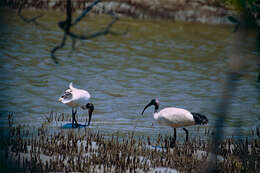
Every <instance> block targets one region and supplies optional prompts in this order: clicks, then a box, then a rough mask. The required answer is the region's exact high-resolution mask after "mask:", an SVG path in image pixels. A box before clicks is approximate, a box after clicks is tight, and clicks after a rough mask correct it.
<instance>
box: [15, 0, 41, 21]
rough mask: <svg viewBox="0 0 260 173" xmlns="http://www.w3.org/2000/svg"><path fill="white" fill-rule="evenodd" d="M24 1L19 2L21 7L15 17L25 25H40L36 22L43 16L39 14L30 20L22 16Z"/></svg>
mask: <svg viewBox="0 0 260 173" xmlns="http://www.w3.org/2000/svg"><path fill="white" fill-rule="evenodd" d="M24 4H25V3H24V1H22V2H21V5H20V6H19V8H18V11H17V15H18V16H19V17H20V18H21V19H22V20H23V21H24V22H26V23H33V24H35V25H40V24H39V23H38V22H37V21H36V20H37V19H38V18H40V17H42V16H43V14H40V15H38V16H35V17H32V18H26V17H24V16H23V15H22V9H23V6H24Z"/></svg>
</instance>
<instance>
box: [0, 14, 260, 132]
mask: <svg viewBox="0 0 260 173" xmlns="http://www.w3.org/2000/svg"><path fill="white" fill-rule="evenodd" d="M39 13H41V14H42V13H43V14H44V16H43V17H42V18H40V19H39V20H38V22H39V23H40V24H41V25H40V26H35V25H33V24H28V23H25V22H23V21H22V20H21V19H20V18H19V17H17V16H16V13H15V11H14V10H1V15H0V16H2V19H1V22H2V24H1V31H0V57H1V58H0V69H1V73H0V79H1V80H0V90H1V97H0V104H1V107H0V109H1V110H0V111H1V117H0V126H1V127H6V126H8V124H7V115H8V112H15V117H14V118H15V120H16V122H19V123H25V124H32V125H40V124H41V123H42V122H43V121H44V118H43V117H44V115H48V114H49V112H50V111H55V112H59V113H61V112H65V113H71V110H70V108H68V107H66V106H65V105H63V104H61V103H59V102H58V98H59V96H60V95H61V94H62V93H63V92H64V90H65V89H67V87H68V85H69V82H71V81H72V82H73V83H74V86H75V87H78V88H83V89H86V90H88V91H89V92H90V94H91V95H92V99H91V102H92V103H93V104H94V105H95V108H96V109H95V112H94V115H93V117H92V124H91V128H93V129H99V130H101V131H105V132H107V133H109V132H114V131H120V132H122V133H127V132H131V131H135V132H137V133H139V134H143V135H157V134H158V133H163V134H171V133H172V132H173V130H172V129H171V128H169V127H165V126H162V125H159V124H157V123H156V122H155V121H154V120H153V117H152V112H153V108H149V109H148V110H147V111H146V112H145V114H144V116H141V115H140V113H141V111H142V109H143V108H144V106H145V105H146V104H147V103H148V102H149V101H150V100H151V99H153V98H158V99H159V100H160V108H164V107H168V106H175V107H181V108H185V109H188V110H191V111H193V112H200V113H203V114H205V115H207V117H208V119H209V127H211V126H213V125H214V123H215V120H216V112H217V110H216V105H217V103H218V100H219V96H220V94H221V91H222V86H223V82H224V80H225V72H226V70H227V68H228V66H227V61H228V57H227V53H226V52H227V50H228V47H229V46H230V44H231V41H230V40H231V38H232V29H233V28H232V26H224V25H217V26H215V25H202V24H195V23H181V22H171V21H159V20H156V21H154V20H147V21H142V20H134V19H121V20H120V21H118V22H117V23H116V24H115V25H114V27H113V31H116V32H123V31H125V30H126V29H127V28H128V30H129V31H128V33H127V34H126V35H124V36H121V35H120V36H114V35H108V36H102V37H98V38H95V39H92V40H87V41H77V43H76V50H75V51H72V50H71V40H70V39H68V40H67V44H66V46H65V47H64V48H63V49H60V50H59V51H58V52H57V53H56V55H57V57H58V59H59V64H58V65H55V64H54V62H53V61H52V59H51V58H50V50H51V49H52V48H53V47H55V46H56V45H57V44H59V42H60V41H61V39H62V36H63V33H62V32H61V31H60V29H59V28H58V27H57V22H58V21H60V20H63V19H64V18H65V16H64V15H63V13H61V12H52V11H48V12H46V11H23V14H24V15H25V16H35V15H36V14H39ZM110 21H111V19H110V18H109V17H104V16H102V17H87V18H86V19H85V20H84V21H82V22H81V24H80V25H78V26H76V27H75V28H74V29H73V30H74V31H75V32H77V33H81V34H90V33H93V32H96V31H97V30H99V29H100V28H102V27H104V26H106V24H107V23H109V22H110ZM251 37H252V38H251ZM253 38H254V36H250V43H253ZM245 50H246V51H247V52H248V54H247V57H246V58H247V67H248V68H247V70H246V71H245V75H244V76H243V77H242V79H241V80H240V81H239V86H238V90H237V93H236V95H235V96H234V99H233V100H232V105H231V107H230V108H231V109H230V111H229V112H228V114H229V116H228V118H227V120H226V124H225V127H226V133H227V134H233V133H236V132H237V131H238V129H239V128H240V127H241V128H242V130H243V131H248V130H250V129H252V128H254V127H256V126H257V125H258V124H259V113H260V109H259V105H260V95H259V84H257V83H256V75H257V69H256V68H257V65H256V64H257V56H259V53H257V52H256V51H255V49H253V47H252V46H250V44H249V46H247V47H245ZM79 114H81V115H83V114H86V116H87V112H84V111H79ZM241 124H242V125H241ZM188 129H190V130H191V133H192V134H195V129H196V128H193V127H190V128H188ZM178 133H183V132H182V130H179V131H178ZM239 133H240V131H239Z"/></svg>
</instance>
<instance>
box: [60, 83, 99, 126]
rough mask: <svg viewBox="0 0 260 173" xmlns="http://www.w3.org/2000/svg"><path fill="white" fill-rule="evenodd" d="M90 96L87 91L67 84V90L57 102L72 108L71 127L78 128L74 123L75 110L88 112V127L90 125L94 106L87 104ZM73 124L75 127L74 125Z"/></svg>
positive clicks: (76, 123)
mask: <svg viewBox="0 0 260 173" xmlns="http://www.w3.org/2000/svg"><path fill="white" fill-rule="evenodd" d="M90 97H91V96H90V94H89V92H88V91H86V90H83V89H78V88H74V87H73V84H72V82H71V83H70V84H69V88H68V89H67V90H66V91H65V92H64V94H63V95H62V96H61V97H60V98H59V101H60V102H61V103H63V104H65V105H68V106H69V107H71V108H72V127H73V128H74V127H78V122H77V121H76V118H75V115H76V113H77V108H78V107H81V108H82V109H88V110H89V120H88V125H90V121H91V116H92V112H93V111H94V105H93V104H92V103H88V100H89V99H90ZM74 122H75V125H74Z"/></svg>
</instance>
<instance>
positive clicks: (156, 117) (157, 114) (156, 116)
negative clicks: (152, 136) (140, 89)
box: [153, 111, 159, 120]
mask: <svg viewBox="0 0 260 173" xmlns="http://www.w3.org/2000/svg"><path fill="white" fill-rule="evenodd" d="M153 118H154V119H155V120H158V118H159V113H158V112H157V111H156V112H154V114H153Z"/></svg>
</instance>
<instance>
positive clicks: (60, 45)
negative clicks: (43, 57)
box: [51, 32, 67, 64]
mask: <svg viewBox="0 0 260 173" xmlns="http://www.w3.org/2000/svg"><path fill="white" fill-rule="evenodd" d="M66 39H67V36H66V33H65V32H64V34H63V39H62V41H61V43H60V44H59V45H58V46H56V47H54V48H53V49H52V50H51V58H52V59H53V61H54V62H55V63H56V64H58V59H57V58H56V56H55V52H56V51H57V50H58V49H61V48H63V47H64V46H65V44H66Z"/></svg>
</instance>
